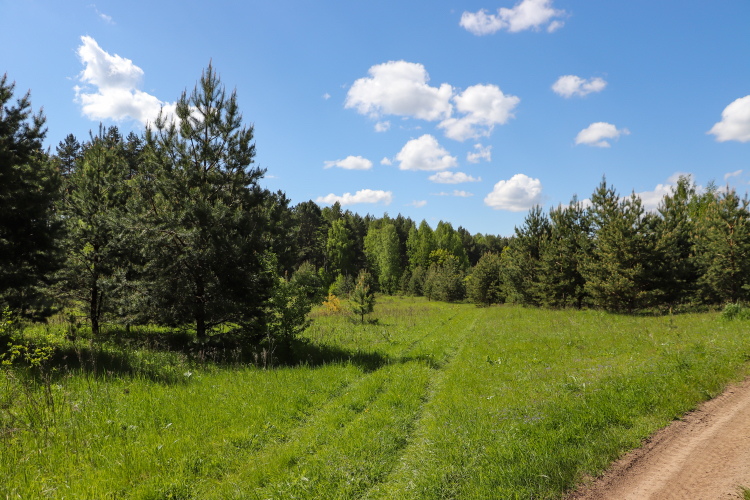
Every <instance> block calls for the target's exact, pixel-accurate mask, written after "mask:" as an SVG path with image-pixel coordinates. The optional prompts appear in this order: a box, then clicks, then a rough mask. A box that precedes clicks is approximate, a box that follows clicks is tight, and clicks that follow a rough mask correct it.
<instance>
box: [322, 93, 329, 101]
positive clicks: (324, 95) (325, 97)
mask: <svg viewBox="0 0 750 500" xmlns="http://www.w3.org/2000/svg"><path fill="white" fill-rule="evenodd" d="M330 98H331V94H329V93H328V92H326V93H325V94H323V99H325V100H326V101H327V100H328V99H330Z"/></svg>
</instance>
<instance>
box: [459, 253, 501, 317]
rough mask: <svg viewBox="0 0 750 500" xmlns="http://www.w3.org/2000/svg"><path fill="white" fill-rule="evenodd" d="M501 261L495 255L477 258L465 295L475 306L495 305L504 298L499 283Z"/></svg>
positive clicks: (490, 254) (489, 254) (487, 254)
mask: <svg viewBox="0 0 750 500" xmlns="http://www.w3.org/2000/svg"><path fill="white" fill-rule="evenodd" d="M500 266H501V259H500V256H499V255H497V254H495V253H486V254H484V255H482V256H481V257H480V258H479V261H478V262H477V265H476V266H474V269H473V271H472V273H471V276H470V277H469V280H468V282H467V283H466V295H468V297H469V299H470V300H471V301H472V302H474V303H475V304H477V305H486V306H490V305H492V304H497V303H498V302H500V301H501V300H502V299H503V298H504V297H503V293H502V284H501V282H500V272H501V268H500Z"/></svg>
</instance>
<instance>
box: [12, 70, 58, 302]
mask: <svg viewBox="0 0 750 500" xmlns="http://www.w3.org/2000/svg"><path fill="white" fill-rule="evenodd" d="M14 90H15V83H8V79H7V75H3V77H2V78H1V79H0V214H2V215H1V216H0V309H1V308H3V307H4V306H9V307H10V308H11V309H14V310H16V311H19V312H21V313H23V314H26V315H37V314H39V315H44V314H48V313H50V312H51V310H50V308H49V305H50V303H49V302H48V301H47V300H46V296H45V290H46V289H47V287H48V286H49V285H50V283H51V281H50V280H51V276H52V274H53V273H54V272H55V271H56V270H57V269H58V268H59V266H60V264H61V262H62V255H61V253H60V251H59V245H58V239H59V236H60V228H61V224H60V222H59V220H57V219H56V217H55V214H54V209H53V207H54V202H55V200H56V199H57V198H58V197H59V194H60V189H59V188H60V181H61V179H60V175H59V172H58V171H57V169H56V168H54V167H53V165H52V163H51V162H50V160H49V157H48V156H47V154H46V153H45V152H44V151H43V150H42V142H43V141H44V137H45V135H46V133H47V129H46V128H45V127H44V124H45V121H46V118H45V117H44V115H43V114H42V111H41V110H40V112H39V114H36V115H32V113H31V94H30V93H26V95H24V96H23V97H22V98H20V99H18V100H17V101H16V104H15V105H12V106H11V105H10V104H9V103H10V101H11V99H12V98H13V92H14Z"/></svg>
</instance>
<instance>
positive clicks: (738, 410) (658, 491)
mask: <svg viewBox="0 0 750 500" xmlns="http://www.w3.org/2000/svg"><path fill="white" fill-rule="evenodd" d="M739 485H743V486H747V487H750V379H747V380H745V381H744V382H743V383H741V384H739V385H734V386H730V387H729V388H727V390H726V391H724V393H723V394H722V395H720V396H718V397H716V398H714V399H712V400H711V401H707V402H706V403H704V404H703V405H702V406H701V407H700V408H699V409H697V410H696V411H694V412H691V413H689V414H687V415H685V417H684V418H683V419H682V420H680V421H675V422H673V423H672V424H671V425H670V426H668V427H666V428H664V429H662V430H660V431H658V432H657V433H656V434H654V435H653V436H652V437H651V439H649V440H648V441H647V442H646V443H645V444H644V446H643V447H642V448H640V449H637V450H634V451H632V452H630V453H629V454H627V455H626V456H625V457H623V458H622V459H620V460H619V461H617V462H615V463H614V464H613V465H612V467H610V469H609V470H608V471H607V472H606V473H605V474H604V475H603V476H602V477H601V478H599V479H597V480H596V481H594V482H593V483H590V484H588V485H583V486H581V487H579V489H578V490H576V491H575V492H573V493H572V494H570V495H569V496H568V497H567V500H599V499H607V500H615V499H616V500H626V499H627V500H636V499H637V500H649V499H651V500H666V499H680V500H686V499H690V500H708V499H728V498H731V499H737V498H741V497H740V494H739V492H738V486H739Z"/></svg>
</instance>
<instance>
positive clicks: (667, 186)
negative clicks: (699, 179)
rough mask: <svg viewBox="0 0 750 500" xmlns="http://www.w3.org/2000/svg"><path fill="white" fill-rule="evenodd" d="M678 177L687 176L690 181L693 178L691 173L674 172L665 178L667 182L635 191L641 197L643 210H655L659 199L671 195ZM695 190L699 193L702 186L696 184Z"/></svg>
mask: <svg viewBox="0 0 750 500" xmlns="http://www.w3.org/2000/svg"><path fill="white" fill-rule="evenodd" d="M680 177H689V178H690V179H691V181H692V180H693V179H692V178H693V174H690V173H686V172H675V173H674V174H672V175H670V176H669V177H668V178H667V182H665V183H663V184H657V185H656V187H655V188H654V189H653V190H652V191H641V192H640V193H635V194H636V195H637V196H639V197H640V198H641V204H642V206H643V208H644V210H646V211H647V212H651V211H653V210H656V208H657V207H658V206H659V203H661V200H662V199H663V198H664V197H665V196H667V195H671V194H672V193H673V192H674V188H675V187H676V186H677V181H678V180H679V179H680ZM696 190H697V191H698V192H699V193H700V192H703V186H696Z"/></svg>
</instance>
